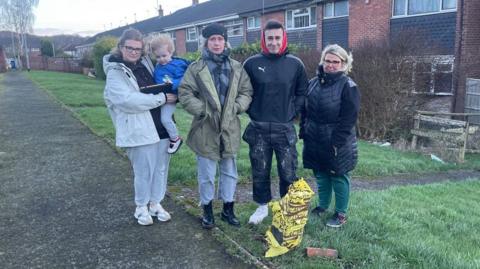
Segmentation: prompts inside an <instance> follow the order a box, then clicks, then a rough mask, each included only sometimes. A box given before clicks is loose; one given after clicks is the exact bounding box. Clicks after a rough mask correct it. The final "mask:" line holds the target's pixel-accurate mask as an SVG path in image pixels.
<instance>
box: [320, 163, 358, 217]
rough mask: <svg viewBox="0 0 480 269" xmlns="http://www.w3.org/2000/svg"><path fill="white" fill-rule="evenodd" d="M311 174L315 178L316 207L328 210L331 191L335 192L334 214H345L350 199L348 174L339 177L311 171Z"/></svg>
mask: <svg viewBox="0 0 480 269" xmlns="http://www.w3.org/2000/svg"><path fill="white" fill-rule="evenodd" d="M313 173H314V174H315V177H316V178H317V187H318V198H319V204H318V206H320V207H321V208H324V209H328V207H329V206H330V201H331V199H332V190H333V191H334V192H335V212H338V213H343V214H346V213H347V209H348V200H349V198H350V176H349V175H348V173H347V174H344V175H340V176H337V175H331V174H330V173H326V172H320V171H313Z"/></svg>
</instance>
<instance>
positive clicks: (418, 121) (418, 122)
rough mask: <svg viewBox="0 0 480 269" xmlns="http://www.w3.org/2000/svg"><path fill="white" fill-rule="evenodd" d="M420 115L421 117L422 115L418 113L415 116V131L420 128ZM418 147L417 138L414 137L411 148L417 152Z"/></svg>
mask: <svg viewBox="0 0 480 269" xmlns="http://www.w3.org/2000/svg"><path fill="white" fill-rule="evenodd" d="M419 115H420V113H418V112H417V115H415V117H414V119H413V129H414V130H418V129H419V128H420V117H418V116H419ZM416 147H417V136H416V135H413V137H412V145H411V148H412V150H415V148H416Z"/></svg>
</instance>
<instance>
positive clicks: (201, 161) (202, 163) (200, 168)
mask: <svg viewBox="0 0 480 269" xmlns="http://www.w3.org/2000/svg"><path fill="white" fill-rule="evenodd" d="M218 166H219V170H220V177H219V180H218V197H219V199H220V200H222V201H223V202H224V203H229V202H233V201H234V199H235V197H234V196H235V189H236V187H237V179H238V175H237V162H236V160H235V158H227V159H221V160H220V161H218ZM197 173H198V178H197V179H198V191H199V193H200V203H201V204H202V205H206V204H208V203H209V202H210V201H212V200H213V198H214V196H215V176H216V174H217V161H215V160H211V159H208V158H205V157H202V156H199V155H197Z"/></svg>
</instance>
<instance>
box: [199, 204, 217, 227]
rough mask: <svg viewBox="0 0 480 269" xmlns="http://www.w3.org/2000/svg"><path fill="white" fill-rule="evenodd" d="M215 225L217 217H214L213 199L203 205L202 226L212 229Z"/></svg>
mask: <svg viewBox="0 0 480 269" xmlns="http://www.w3.org/2000/svg"><path fill="white" fill-rule="evenodd" d="M214 226H215V219H214V218H213V208H212V201H210V203H208V204H206V205H203V218H202V227H203V228H205V229H212V228H213V227H214Z"/></svg>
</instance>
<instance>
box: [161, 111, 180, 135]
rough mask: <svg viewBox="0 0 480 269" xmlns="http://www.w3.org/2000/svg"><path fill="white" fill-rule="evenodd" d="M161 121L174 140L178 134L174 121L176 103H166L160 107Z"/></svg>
mask: <svg viewBox="0 0 480 269" xmlns="http://www.w3.org/2000/svg"><path fill="white" fill-rule="evenodd" d="M160 109H161V113H160V115H161V116H160V117H161V119H160V120H161V122H162V125H163V127H165V130H167V133H168V136H169V137H170V140H174V139H175V138H177V136H178V130H177V126H176V125H175V122H173V113H175V104H164V105H163V106H161V107H160Z"/></svg>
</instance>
